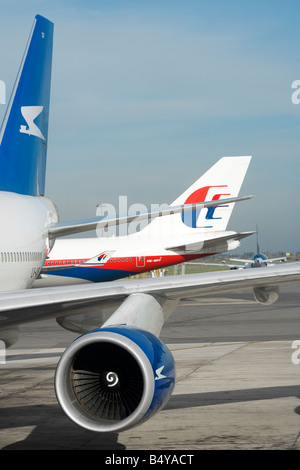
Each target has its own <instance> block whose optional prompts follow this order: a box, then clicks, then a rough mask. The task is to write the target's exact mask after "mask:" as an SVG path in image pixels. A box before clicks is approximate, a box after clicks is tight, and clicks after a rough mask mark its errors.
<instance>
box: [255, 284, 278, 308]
mask: <svg viewBox="0 0 300 470" xmlns="http://www.w3.org/2000/svg"><path fill="white" fill-rule="evenodd" d="M253 294H254V298H255V300H256V301H257V302H259V303H261V304H266V305H272V304H273V303H274V302H276V301H277V299H278V297H279V287H278V286H263V287H254V288H253Z"/></svg>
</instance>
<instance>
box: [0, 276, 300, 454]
mask: <svg viewBox="0 0 300 470" xmlns="http://www.w3.org/2000/svg"><path fill="white" fill-rule="evenodd" d="M75 337H76V335H74V334H73V333H71V332H68V331H66V330H63V329H62V328H60V327H59V326H58V325H57V324H56V322H55V321H45V322H38V323H32V324H28V325H26V326H24V327H23V328H22V337H21V339H20V340H19V342H18V343H16V344H15V346H14V347H13V348H11V349H9V350H8V351H7V352H6V361H5V363H4V364H0V449H1V450H102V451H103V452H104V454H105V453H107V455H111V453H112V452H113V453H116V452H117V451H121V450H126V451H127V454H126V455H130V451H140V450H148V451H154V450H155V451H159V452H162V454H163V455H167V454H168V452H170V451H178V452H180V453H181V454H182V455H186V454H187V451H189V452H190V451H192V452H196V451H199V450H299V449H300V385H299V383H300V381H299V379H300V286H298V285H295V286H286V287H284V288H282V289H281V295H280V298H279V300H278V301H277V303H275V304H273V305H272V306H265V305H261V304H258V303H257V302H255V301H254V300H253V297H252V295H251V293H249V292H238V293H235V294H230V295H227V296H218V297H216V298H213V297H207V298H197V299H183V301H182V302H181V304H180V306H179V307H178V308H177V310H176V312H174V314H173V315H172V316H171V317H170V319H169V320H168V322H167V323H166V324H165V326H164V327H163V330H162V334H161V339H162V340H163V341H164V342H165V343H166V344H167V345H168V347H169V349H170V350H171V351H172V353H173V355H174V358H175V362H176V369H177V377H176V385H175V390H174V392H173V395H172V396H171V398H170V400H169V402H168V403H167V405H166V406H165V408H164V409H163V410H162V411H160V412H159V413H157V414H156V415H155V416H154V417H153V418H152V419H150V420H148V421H147V422H145V423H144V424H142V425H141V426H138V427H136V428H133V429H131V430H128V431H125V432H122V433H105V434H97V433H94V432H91V431H87V430H85V429H82V428H80V427H79V426H77V425H76V424H74V423H73V422H72V421H71V420H70V419H69V418H68V417H67V416H66V415H65V414H64V412H63V411H62V409H61V408H60V406H59V404H58V403H57V400H56V396H55V392H54V387H53V379H54V373H55V367H56V364H57V362H58V360H59V357H60V355H61V354H62V353H63V351H64V349H65V347H66V346H67V345H68V344H69V343H70V342H71V341H72V339H73V338H75Z"/></svg>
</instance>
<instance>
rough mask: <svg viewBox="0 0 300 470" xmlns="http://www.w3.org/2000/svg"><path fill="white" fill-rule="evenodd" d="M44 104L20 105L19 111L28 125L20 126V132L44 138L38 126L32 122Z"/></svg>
mask: <svg viewBox="0 0 300 470" xmlns="http://www.w3.org/2000/svg"><path fill="white" fill-rule="evenodd" d="M43 109H44V106H22V107H21V113H22V116H23V118H24V119H25V121H26V123H27V125H28V127H26V126H21V127H20V132H21V133H22V134H28V135H35V136H36V137H39V138H40V139H43V140H46V139H45V137H44V136H43V134H42V133H41V131H40V129H39V128H38V126H37V125H36V124H35V123H34V122H33V121H34V120H35V119H36V118H37V117H38V116H39V115H40V114H41V112H42V111H43Z"/></svg>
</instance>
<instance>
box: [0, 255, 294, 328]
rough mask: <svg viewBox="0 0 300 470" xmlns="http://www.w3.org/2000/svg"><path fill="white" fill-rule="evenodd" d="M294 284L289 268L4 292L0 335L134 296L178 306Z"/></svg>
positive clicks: (103, 306)
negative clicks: (186, 299) (186, 301)
mask: <svg viewBox="0 0 300 470" xmlns="http://www.w3.org/2000/svg"><path fill="white" fill-rule="evenodd" d="M298 282H300V263H289V264H286V265H278V266H275V267H274V268H273V269H269V268H261V269H259V270H243V271H221V272H220V271H219V272H212V273H201V274H190V275H185V276H168V277H165V278H154V279H149V278H148V279H140V280H131V281H128V280H123V281H114V282H107V283H103V284H82V285H80V286H78V285H76V286H75V285H73V286H60V287H53V288H41V289H36V290H35V289H33V290H32V289H31V290H24V291H16V292H5V293H1V294H0V330H1V329H4V328H9V327H14V326H18V325H20V324H23V323H28V322H32V321H38V320H44V319H49V318H58V317H64V316H68V315H72V316H76V314H77V313H78V314H83V313H89V312H95V311H97V309H98V310H99V309H102V308H105V307H109V306H110V307H111V306H118V305H119V304H120V303H122V301H124V300H125V299H126V298H127V297H129V296H130V295H133V294H148V295H150V296H153V297H155V298H156V299H158V302H159V303H160V304H161V306H162V308H164V306H165V305H166V303H168V302H171V301H179V300H180V299H181V298H183V297H195V296H202V295H209V294H218V293H222V292H230V291H234V290H238V289H251V288H259V287H265V286H278V285H280V284H290V283H298ZM168 315H169V313H168ZM165 319H166V318H165V317H164V320H165ZM136 322H137V323H138V319H137V320H136ZM99 326H101V325H99Z"/></svg>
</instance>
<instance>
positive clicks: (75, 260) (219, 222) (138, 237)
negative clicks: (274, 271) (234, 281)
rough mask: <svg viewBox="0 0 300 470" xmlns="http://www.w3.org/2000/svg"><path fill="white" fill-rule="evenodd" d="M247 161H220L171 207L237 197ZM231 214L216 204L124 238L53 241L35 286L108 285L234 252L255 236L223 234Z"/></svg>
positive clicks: (157, 221) (161, 220) (229, 209)
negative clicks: (242, 243)
mask: <svg viewBox="0 0 300 470" xmlns="http://www.w3.org/2000/svg"><path fill="white" fill-rule="evenodd" d="M250 160H251V157H223V158H221V159H220V160H219V161H218V162H217V163H216V164H215V165H214V166H213V167H212V168H210V169H209V170H208V171H207V172H206V173H205V174H204V175H202V176H201V177H200V178H198V179H197V181H196V182H195V183H194V184H192V185H191V186H190V187H189V188H188V189H187V190H186V191H184V193H183V194H181V195H180V196H179V197H178V198H177V199H176V200H175V201H173V202H172V204H170V206H169V207H173V206H177V205H184V204H186V203H189V202H201V201H205V200H206V201H209V200H218V201H222V196H223V199H224V196H226V197H228V196H231V197H237V196H238V193H239V190H240V187H241V185H242V182H243V180H244V177H245V174H246V171H247V169H248V166H249V163H250ZM221 183H222V184H221ZM222 193H225V194H222ZM233 208H234V204H230V205H223V204H222V205H221V204H220V205H218V206H215V207H209V208H207V209H200V210H197V211H196V213H195V211H194V212H191V211H185V212H184V213H183V214H174V215H170V216H167V217H162V218H159V219H154V220H153V221H152V222H151V223H150V224H149V225H147V226H146V227H145V228H143V229H142V230H141V231H140V232H136V233H133V234H129V235H126V236H119V237H102V238H101V237H97V238H76V239H61V240H57V241H56V243H55V245H54V247H53V249H52V251H51V253H49V255H48V256H47V258H46V260H45V263H44V266H43V268H42V270H41V273H40V276H39V277H38V279H37V280H36V281H35V282H34V284H33V286H34V287H41V286H42V287H46V286H52V285H60V284H63V283H64V284H74V283H75V282H78V283H81V282H99V281H111V280H115V279H120V278H122V277H127V276H132V275H136V274H140V273H144V272H147V271H151V270H155V269H160V268H165V267H167V266H172V265H176V264H179V263H184V262H187V261H191V260H194V259H198V258H202V257H206V256H211V255H212V254H217V253H221V252H224V251H228V250H234V249H235V248H237V247H238V246H239V245H240V240H242V239H243V238H245V237H247V236H249V235H251V234H252V233H254V232H244V233H236V232H233V231H226V227H227V224H228V221H229V218H230V215H231V213H232V210H233Z"/></svg>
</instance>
